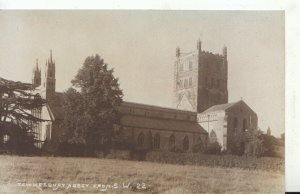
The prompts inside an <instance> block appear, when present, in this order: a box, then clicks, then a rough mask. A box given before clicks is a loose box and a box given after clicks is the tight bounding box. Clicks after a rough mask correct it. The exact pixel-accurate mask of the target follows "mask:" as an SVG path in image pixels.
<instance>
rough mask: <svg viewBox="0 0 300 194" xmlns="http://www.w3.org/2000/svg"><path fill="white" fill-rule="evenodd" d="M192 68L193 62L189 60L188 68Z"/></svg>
mask: <svg viewBox="0 0 300 194" xmlns="http://www.w3.org/2000/svg"><path fill="white" fill-rule="evenodd" d="M192 69H193V62H192V61H189V70H190V71H191V70H192Z"/></svg>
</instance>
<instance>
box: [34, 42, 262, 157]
mask: <svg viewBox="0 0 300 194" xmlns="http://www.w3.org/2000/svg"><path fill="white" fill-rule="evenodd" d="M195 46H196V49H195V51H193V52H182V51H181V49H180V48H179V47H178V48H176V58H175V63H174V88H173V93H174V99H173V102H174V108H173V109H171V108H165V107H158V106H153V105H146V104H139V103H132V102H123V103H122V105H121V106H120V107H118V108H117V109H118V111H119V113H120V115H121V120H120V123H118V124H116V125H115V128H116V129H117V130H119V131H121V132H122V134H124V142H126V143H130V144H133V145H135V148H136V149H144V150H172V149H174V148H177V149H180V150H183V151H186V152H190V151H193V149H194V148H195V147H196V146H197V147H200V148H204V147H205V146H206V145H207V143H208V142H218V143H219V144H220V145H221V147H222V150H230V149H231V147H232V145H233V144H236V143H238V144H240V146H241V147H243V146H244V142H243V140H241V139H236V135H237V134H242V133H246V132H247V131H249V130H257V115H256V113H255V112H254V111H253V110H252V109H251V108H250V107H249V106H248V105H247V104H246V103H245V102H244V101H242V100H240V101H237V102H231V103H228V89H227V82H228V61H227V48H226V47H224V48H223V53H222V54H213V53H211V52H207V51H204V50H202V48H201V41H198V42H197V44H196V45H195ZM45 67H46V68H45V73H44V76H43V79H42V74H41V69H40V67H39V65H38V61H37V62H36V66H35V68H34V70H33V79H32V83H33V85H34V86H35V90H36V92H37V93H39V94H40V95H41V96H42V97H43V98H45V99H46V100H47V105H46V106H44V107H42V108H41V109H37V110H33V114H34V115H36V116H38V117H40V118H43V119H45V120H47V121H46V122H41V123H39V124H37V125H36V126H35V127H34V130H35V131H36V132H37V138H38V139H39V140H41V141H47V142H51V143H53V144H58V142H59V136H60V131H61V129H60V123H61V122H62V121H63V118H64V112H63V109H62V94H61V93H58V92H56V90H55V87H56V79H55V60H54V59H53V57H52V51H50V57H49V58H48V59H47V60H46V64H45ZM170 100H171V99H170ZM237 141H238V142H237ZM38 146H39V147H41V146H42V143H40V144H39V145H38Z"/></svg>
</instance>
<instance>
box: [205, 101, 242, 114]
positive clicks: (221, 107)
mask: <svg viewBox="0 0 300 194" xmlns="http://www.w3.org/2000/svg"><path fill="white" fill-rule="evenodd" d="M239 102H241V100H240V101H237V102H231V103H227V104H218V105H214V106H212V107H210V108H208V109H206V110H205V111H203V112H202V113H207V112H216V111H223V110H227V109H228V108H230V107H232V106H234V105H236V104H238V103H239Z"/></svg>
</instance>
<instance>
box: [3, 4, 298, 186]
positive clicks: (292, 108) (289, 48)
mask: <svg viewBox="0 0 300 194" xmlns="http://www.w3.org/2000/svg"><path fill="white" fill-rule="evenodd" d="M299 6H300V3H299V1H297V0H272V1H270V0H244V1H241V0H231V1H229V0H202V1H199V0H161V1H159V0H50V1H46V0H29V1H25V0H0V9H60V10H61V9H88V10H91V9H112V10H113V9H142V10H149V9H152V10H161V9H169V10H170V9H171V10H285V17H286V18H285V19H286V72H285V78H286V91H285V94H286V96H285V100H286V102H285V106H286V109H285V110H286V116H285V118H286V125H285V126H286V128H285V129H286V191H300V184H299V183H300V162H299V161H300V151H299V150H298V148H299V147H300V132H299V130H300V129H298V127H300V117H299V115H300V104H299V99H300V98H299V97H300V90H299V83H300V67H299V65H298V66H297V62H299V61H300V60H299V58H300V52H299V51H300V49H299V45H300V44H299V43H300V38H299V36H300V25H299V23H300V22H299V21H300V20H299V19H300V17H299V16H300V10H299ZM270 111H272V110H270Z"/></svg>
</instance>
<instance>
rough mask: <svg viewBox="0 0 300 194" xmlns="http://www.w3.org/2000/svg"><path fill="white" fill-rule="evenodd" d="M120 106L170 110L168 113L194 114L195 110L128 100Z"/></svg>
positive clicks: (162, 110)
mask: <svg viewBox="0 0 300 194" xmlns="http://www.w3.org/2000/svg"><path fill="white" fill-rule="evenodd" d="M121 106H128V107H133V108H141V109H145V110H153V111H161V112H170V113H182V114H191V115H195V114H196V112H192V111H187V110H179V109H174V108H167V107H162V106H154V105H148V104H141V103H135V102H128V101H124V102H123V103H122V104H121Z"/></svg>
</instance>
